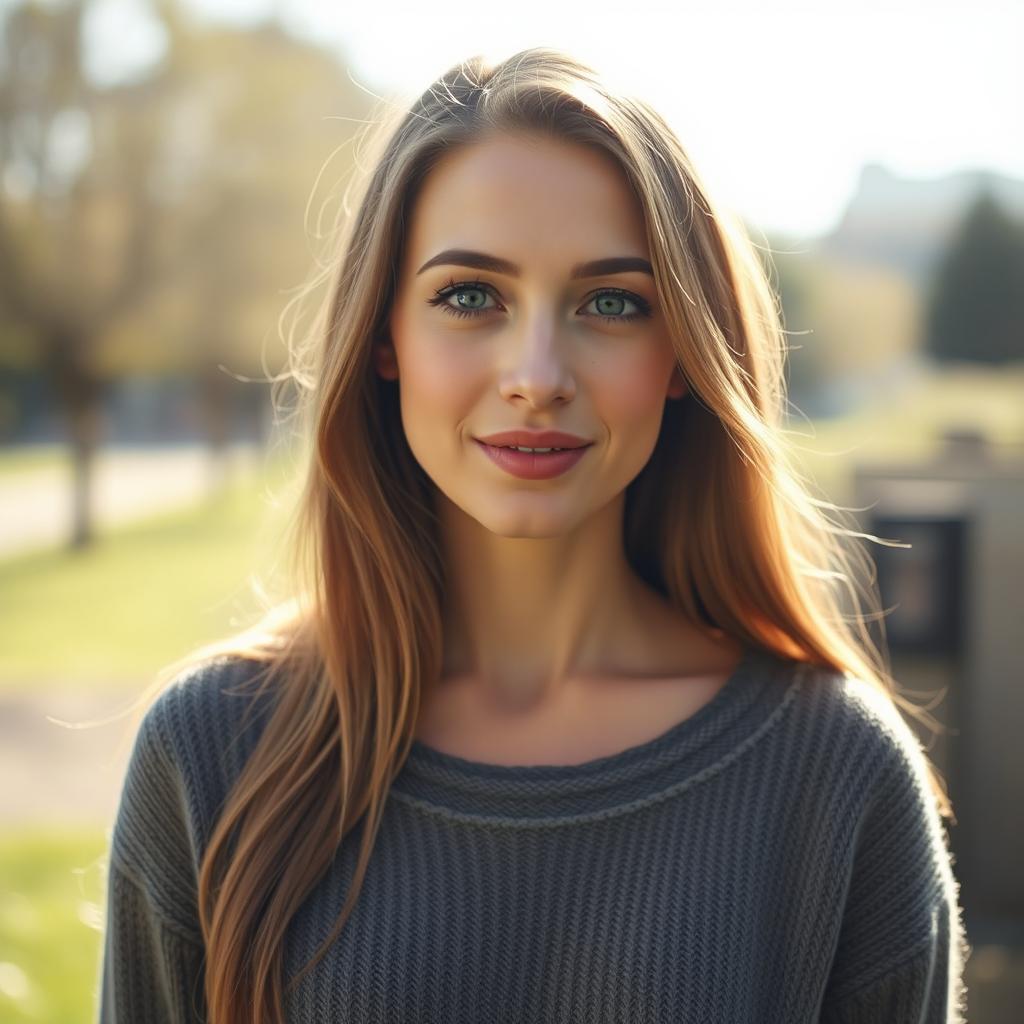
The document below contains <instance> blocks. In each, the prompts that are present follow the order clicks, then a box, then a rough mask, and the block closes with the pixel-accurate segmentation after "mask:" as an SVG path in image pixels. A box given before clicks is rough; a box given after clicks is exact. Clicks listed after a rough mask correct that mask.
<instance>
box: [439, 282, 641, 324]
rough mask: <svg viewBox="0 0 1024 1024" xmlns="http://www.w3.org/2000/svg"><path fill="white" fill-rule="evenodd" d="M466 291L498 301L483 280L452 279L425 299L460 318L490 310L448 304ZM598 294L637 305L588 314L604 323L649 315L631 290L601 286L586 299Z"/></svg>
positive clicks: (590, 299)
mask: <svg viewBox="0 0 1024 1024" xmlns="http://www.w3.org/2000/svg"><path fill="white" fill-rule="evenodd" d="M468 291H481V292H485V293H486V294H488V295H490V296H491V298H493V299H494V301H495V302H498V301H499V299H498V296H497V295H496V294H495V293H494V289H493V288H492V287H491V286H490V285H488V284H485V283H484V282H483V281H461V282H458V283H456V281H455V280H454V279H452V280H450V281H449V282H448V284H446V285H445V286H444V287H443V288H438V289H437V292H436V293H435V297H434V298H432V299H427V302H428V304H429V305H431V306H440V307H441V309H443V310H444V311H445V312H446V313H448V314H450V315H451V316H456V317H459V318H460V319H463V318H465V317H467V316H480V315H481V314H482V313H488V312H490V310H486V309H456V308H455V307H454V306H449V305H448V303H447V301H446V300H447V299H449V298H451V296H452V295H454V294H455V293H456V292H468ZM600 295H621V296H622V297H623V298H625V299H629V301H630V302H632V303H633V304H634V305H635V306H636V307H637V312H635V313H624V314H622V315H621V316H605V315H603V314H601V313H591V314H589V315H590V316H596V317H597V318H598V319H599V320H604V321H605V322H606V323H612V324H622V323H626V322H627V321H629V320H637V319H640V318H641V317H649V316H650V315H651V306H650V303H649V302H648V301H647V300H646V299H642V298H641V297H640V296H639V295H634V294H633V293H632V292H627V291H626V290H625V289H623V288H601V289H600V290H599V291H598V292H596V293H595V294H594V295H592V296H591V297H590V298H589V299H588V300H587V301H588V302H592V301H593V300H594V299H596V298H597V297H598V296H600Z"/></svg>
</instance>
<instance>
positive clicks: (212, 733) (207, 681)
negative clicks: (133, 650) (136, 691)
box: [137, 655, 266, 760]
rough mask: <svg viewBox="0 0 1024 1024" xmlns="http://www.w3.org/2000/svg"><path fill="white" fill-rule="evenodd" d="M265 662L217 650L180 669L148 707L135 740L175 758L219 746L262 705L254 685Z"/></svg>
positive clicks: (263, 700) (261, 699) (261, 707)
mask: <svg viewBox="0 0 1024 1024" xmlns="http://www.w3.org/2000/svg"><path fill="white" fill-rule="evenodd" d="M264 667H265V664H264V663H263V662H260V661H257V660H255V659H251V658H246V657H242V656H241V655H221V656H218V657H216V658H211V659H208V660H206V661H203V662H200V663H196V664H194V665H191V666H189V667H188V668H185V669H182V670H181V671H180V672H178V674H177V675H174V676H172V677H171V679H170V680H169V681H168V682H167V683H166V684H165V685H164V686H163V688H162V689H161V690H160V692H159V693H158V695H157V696H156V698H155V699H154V700H153V701H152V703H151V704H150V705H149V707H148V708H147V709H146V712H145V714H144V715H143V717H142V719H141V721H140V724H139V730H138V740H137V742H138V741H142V742H145V743H148V744H151V745H153V746H156V747H160V748H162V749H163V750H164V751H165V752H166V754H167V755H168V756H170V757H171V758H172V759H174V760H178V759H179V758H181V757H187V756H188V754H189V752H190V750H191V749H193V748H196V747H197V746H198V747H201V748H206V749H210V748H211V747H213V748H216V747H219V746H220V743H219V741H220V740H225V739H228V738H230V736H231V735H232V734H233V733H234V732H235V731H236V730H237V729H238V728H239V727H240V726H241V724H242V722H243V719H244V718H245V717H246V716H247V715H249V714H253V713H257V712H259V711H260V710H261V709H263V708H264V707H265V705H266V698H265V696H261V697H257V695H256V692H255V689H254V684H255V683H256V682H257V680H258V678H259V676H260V675H261V672H262V670H263V669H264Z"/></svg>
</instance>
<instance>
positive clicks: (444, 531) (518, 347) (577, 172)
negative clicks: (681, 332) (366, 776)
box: [374, 133, 741, 764]
mask: <svg viewBox="0 0 1024 1024" xmlns="http://www.w3.org/2000/svg"><path fill="white" fill-rule="evenodd" d="M451 249H460V250H471V251H475V252H480V253H486V254H489V255H491V256H496V257H499V258H500V259H502V260H505V261H507V262H508V263H510V264H513V265H514V268H515V269H514V270H513V268H512V267H504V268H503V269H502V271H501V272H497V271H496V270H494V269H481V268H479V267H472V266H469V265H467V262H466V260H465V259H464V258H459V259H457V260H455V261H453V262H449V261H447V260H446V261H445V262H444V263H442V264H439V265H435V266H432V267H430V268H428V269H426V270H423V271H422V272H419V271H420V268H422V267H423V265H424V264H425V263H426V262H428V261H430V260H432V259H433V258H434V257H435V256H437V255H438V254H440V253H442V252H444V251H446V250H451ZM621 256H625V257H639V258H641V259H644V260H647V261H648V262H649V261H650V251H649V248H648V244H647V238H646V232H645V227H644V220H643V213H642V209H641V207H640V205H639V203H638V201H637V199H636V198H635V196H634V195H633V193H632V191H631V189H630V188H629V185H628V183H627V181H626V179H625V178H624V176H623V174H622V172H621V170H620V169H619V167H618V166H617V164H616V163H615V162H614V161H613V160H612V158H611V157H609V156H607V155H606V154H603V153H598V152H596V151H593V150H591V149H589V148H587V147H584V146H581V145H579V144H575V143H569V142H565V141H562V140H555V139H549V138H545V137H541V136H535V135H522V134H511V133H506V134H502V135H500V136H494V137H490V138H487V139H484V140H480V141H477V142H474V143H472V144H470V145H467V146H464V147H460V148H457V149H455V150H453V151H452V152H451V153H448V154H446V155H445V156H443V157H442V159H441V161H440V162H439V163H438V164H437V165H436V166H435V167H434V168H433V169H432V171H431V172H430V173H429V175H428V177H427V178H426V181H425V182H424V185H423V187H422V189H421V190H420V192H419V193H418V195H417V197H416V200H415V202H414V204H413V208H412V211H411V215H410V217H409V221H408V233H407V236H406V240H405V245H404V251H403V256H402V261H401V267H400V272H399V279H398V286H397V290H396V296H395V300H394V303H393V306H392V310H391V315H390V319H389V323H388V337H386V338H383V339H380V340H379V342H378V344H377V345H376V347H375V350H374V355H375V365H376V369H377V372H378V373H380V374H381V376H383V377H385V378H387V379H392V380H398V381H399V391H400V404H401V413H402V422H403V427H404V430H405V434H406V437H407V439H408V442H409V446H410V448H411V450H412V452H413V454H414V455H415V457H416V459H417V461H418V462H419V463H420V465H421V466H422V467H423V469H424V470H425V472H426V473H427V474H428V476H429V477H430V478H431V479H432V481H433V482H434V484H435V485H436V487H437V491H438V495H437V504H438V510H439V516H440V521H441V541H442V544H443V551H444V554H445V557H446V560H447V561H446V564H447V566H448V580H449V587H448V593H447V594H446V607H445V609H444V615H445V637H444V666H443V671H442V678H441V681H440V685H439V686H438V687H436V688H434V689H433V690H432V691H431V692H429V693H426V694H424V695H423V698H422V703H421V715H420V719H419V725H418V728H417V736H418V738H420V739H421V740H423V741H424V742H427V743H429V744H431V745H433V746H435V747H437V748H440V749H442V750H446V751H448V752H450V753H456V754H458V755H460V756H464V757H469V758H473V759H478V760H485V761H490V762H497V763H508V764H520V763H578V762H580V761H585V760H588V759H590V758H592V757H600V756H605V755H607V754H611V753H615V752H616V751H618V750H621V749H625V748H626V747H629V746H632V745H634V744H637V743H641V742H645V741H646V740H648V739H651V738H653V737H654V736H657V735H659V734H660V733H662V732H664V731H665V730H666V729H667V728H669V727H670V726H671V725H672V724H673V723H674V722H676V721H679V720H681V719H683V718H685V717H688V716H689V715H691V714H692V713H693V712H694V711H695V710H697V709H698V708H699V707H701V706H703V704H705V703H707V701H708V700H710V699H711V698H712V697H713V696H714V694H715V693H716V692H717V691H718V689H720V687H721V685H722V684H723V683H724V681H725V679H726V678H727V677H728V675H729V674H730V673H731V671H732V670H733V668H734V667H735V665H736V662H737V661H738V659H739V656H740V653H741V651H740V648H739V646H738V645H737V644H736V643H735V642H733V641H731V640H729V639H727V638H726V637H724V636H723V635H719V634H717V633H709V632H708V631H707V630H704V629H700V628H698V627H697V626H695V625H694V624H692V623H691V622H690V621H688V620H687V619H686V618H685V617H684V616H683V615H682V614H681V613H680V612H679V611H678V610H677V609H675V608H674V607H673V606H671V605H670V604H669V603H668V602H667V601H666V600H665V599H664V598H663V597H662V596H661V595H660V594H658V593H657V592H656V591H655V590H653V589H652V588H650V587H649V586H647V584H646V583H644V582H643V581H642V580H641V579H640V578H639V577H638V576H637V575H636V574H635V573H634V572H633V570H632V568H631V567H630V565H629V563H628V561H627V559H626V554H625V550H624V547H623V543H622V524H623V512H624V502H625V488H626V486H627V485H628V484H629V483H630V481H631V480H633V479H634V478H635V477H636V475H637V474H638V473H639V472H640V470H641V469H642V468H643V467H644V465H645V464H646V463H647V461H648V460H649V458H650V456H651V453H652V452H653V450H654V446H655V442H656V440H657V437H658V432H659V429H660V426H661V420H662V414H663V409H664V405H665V403H666V402H669V401H679V400H680V399H682V398H683V396H684V395H685V393H686V385H685V382H684V380H683V378H682V375H681V374H680V373H679V372H678V370H677V369H676V356H675V352H674V350H673V347H672V345H671V342H670V339H669V336H668V333H667V330H666V326H665V322H664V320H663V318H662V315H661V312H660V309H659V302H658V292H657V289H656V287H655V281H654V278H653V276H652V275H651V274H649V273H646V272H645V271H644V270H642V269H630V270H628V271H627V272H619V273H609V272H602V273H600V274H589V273H588V274H587V276H585V277H575V276H573V274H572V268H573V267H575V266H577V265H578V264H580V263H584V262H589V261H594V260H598V259H604V258H606V257H621ZM456 264H457V265H456ZM453 282H454V283H455V285H457V286H462V287H459V288H456V289H455V290H451V289H450V288H449V286H450V285H451V284H452V283H453ZM464 282H472V284H471V285H469V286H465V285H464ZM609 289H612V290H618V292H617V293H610V292H609ZM439 292H446V293H447V294H444V295H439ZM622 292H626V293H628V294H627V295H623V294H622ZM631 296H632V298H631ZM431 299H433V300H435V302H434V303H433V304H431V302H430V301H429V300H431ZM438 299H440V301H436V300H438ZM597 299H600V300H601V301H600V302H598V301H597ZM638 300H639V301H638ZM444 306H446V307H448V308H449V309H454V310H463V309H467V308H468V309H473V310H475V309H478V308H479V309H480V310H481V311H480V313H478V314H475V315H471V316H462V317H459V316H457V315H452V314H451V313H450V312H448V311H447V310H446V309H445V308H443V307H444ZM643 310H646V311H647V312H648V313H649V315H647V316H643V315H639V316H635V317H633V318H632V319H627V317H629V316H630V314H635V313H638V312H640V311H643ZM602 316H606V317H610V319H602ZM517 428H533V429H555V430H565V431H568V432H571V433H573V434H576V435H579V436H580V437H583V438H585V439H588V440H590V441H593V442H594V443H593V445H592V446H591V447H590V448H589V449H588V450H587V452H586V454H585V455H584V456H583V458H582V459H581V460H580V461H579V462H578V463H577V464H576V465H574V466H573V467H572V468H571V469H570V470H569V471H568V472H566V473H564V474H562V475H561V476H557V477H554V478H551V479H545V480H524V479H520V478H518V477H515V476H512V475H510V474H508V473H506V472H505V471H504V470H502V469H501V468H499V467H498V466H496V465H494V464H493V463H492V462H491V460H490V459H489V458H488V457H487V455H486V454H484V452H483V451H481V450H480V448H479V446H478V445H477V443H476V441H475V440H474V438H476V437H480V436H481V435H485V434H490V433H493V432H495V431H500V430H509V429H517Z"/></svg>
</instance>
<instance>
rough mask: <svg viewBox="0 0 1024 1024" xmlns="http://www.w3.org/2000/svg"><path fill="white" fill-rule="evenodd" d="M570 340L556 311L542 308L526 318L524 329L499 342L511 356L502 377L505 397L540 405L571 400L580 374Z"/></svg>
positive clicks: (502, 348) (507, 355)
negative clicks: (575, 368)
mask: <svg viewBox="0 0 1024 1024" xmlns="http://www.w3.org/2000/svg"><path fill="white" fill-rule="evenodd" d="M567 342H568V339H567V337H565V332H562V331H560V330H559V326H558V323H557V320H556V317H555V315H554V314H553V313H551V312H544V311H538V312H537V313H536V314H535V315H534V316H532V317H529V318H528V319H526V320H524V323H523V326H522V329H521V330H519V331H518V332H512V333H510V335H509V336H508V337H506V338H504V339H502V342H499V348H498V351H499V352H500V353H501V355H502V356H504V357H506V359H507V362H505V363H504V364H503V369H502V371H501V377H500V391H501V394H502V397H503V398H505V399H508V400H512V399H515V398H517V397H518V398H523V399H525V400H526V401H527V402H528V403H529V404H530V405H532V406H535V407H537V408H541V407H543V406H546V405H550V404H551V403H552V402H554V401H558V400H559V399H561V400H562V401H569V400H570V399H571V398H572V397H573V395H575V393H576V378H575V374H574V372H573V370H572V366H571V365H570V355H571V353H569V352H568V351H567ZM503 343H507V347H506V346H505V344H503Z"/></svg>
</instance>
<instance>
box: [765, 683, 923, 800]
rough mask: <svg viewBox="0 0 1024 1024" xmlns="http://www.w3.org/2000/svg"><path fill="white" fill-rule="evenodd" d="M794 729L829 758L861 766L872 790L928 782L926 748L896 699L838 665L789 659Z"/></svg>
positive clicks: (852, 765)
mask: <svg viewBox="0 0 1024 1024" xmlns="http://www.w3.org/2000/svg"><path fill="white" fill-rule="evenodd" d="M790 664H791V668H790V670H789V673H788V676H787V677H785V678H786V681H787V684H788V685H790V686H791V687H792V690H793V693H792V698H793V707H792V709H791V715H792V718H793V722H792V725H791V727H792V728H793V729H795V730H797V731H799V732H801V733H803V734H804V735H805V736H806V738H807V740H808V742H811V743H816V744H818V745H821V746H822V747H823V749H824V750H826V751H828V752H830V757H831V759H834V760H836V761H837V762H839V763H841V764H845V765H847V766H848V767H849V768H850V769H853V768H855V767H857V766H860V768H861V769H863V770H864V771H863V777H862V779H861V781H862V782H864V783H870V784H871V786H872V788H874V787H876V786H881V787H883V788H886V787H889V786H893V785H903V786H908V785H911V786H912V785H921V786H926V784H927V783H926V779H927V767H926V758H925V754H924V750H923V748H922V746H921V743H920V741H919V740H918V738H917V736H916V734H915V732H914V730H913V729H912V728H911V726H910V724H909V723H908V721H907V719H906V718H905V717H904V714H903V713H902V712H901V711H900V709H899V707H898V706H897V704H896V703H895V701H894V700H893V698H892V697H891V696H890V695H889V694H888V693H887V692H885V691H884V690H882V689H881V688H880V687H879V686H878V685H876V684H875V683H872V682H870V681H868V680H865V679H861V678H859V677H857V676H855V675H852V674H851V673H848V672H841V671H839V670H837V669H834V668H831V667H827V666H819V665H810V664H800V663H790Z"/></svg>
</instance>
